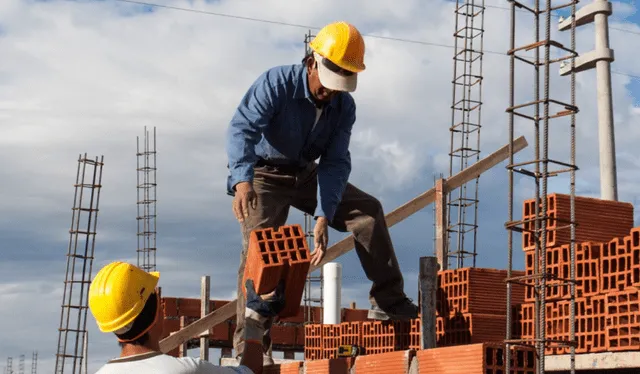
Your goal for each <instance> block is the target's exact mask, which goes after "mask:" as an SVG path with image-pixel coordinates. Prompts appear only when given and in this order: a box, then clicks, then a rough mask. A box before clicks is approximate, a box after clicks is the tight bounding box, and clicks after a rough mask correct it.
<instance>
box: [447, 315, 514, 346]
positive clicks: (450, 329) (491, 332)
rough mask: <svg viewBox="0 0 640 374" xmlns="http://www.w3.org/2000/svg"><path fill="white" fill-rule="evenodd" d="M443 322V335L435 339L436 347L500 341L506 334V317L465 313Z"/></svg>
mask: <svg viewBox="0 0 640 374" xmlns="http://www.w3.org/2000/svg"><path fill="white" fill-rule="evenodd" d="M443 322H444V327H443V329H444V330H443V334H442V335H440V336H437V337H436V339H437V340H436V346H438V347H446V346H453V345H461V344H475V343H484V342H492V341H502V340H504V338H505V336H506V332H507V327H506V325H507V317H506V315H495V314H472V313H465V314H457V315H454V316H451V317H448V318H444V319H443Z"/></svg>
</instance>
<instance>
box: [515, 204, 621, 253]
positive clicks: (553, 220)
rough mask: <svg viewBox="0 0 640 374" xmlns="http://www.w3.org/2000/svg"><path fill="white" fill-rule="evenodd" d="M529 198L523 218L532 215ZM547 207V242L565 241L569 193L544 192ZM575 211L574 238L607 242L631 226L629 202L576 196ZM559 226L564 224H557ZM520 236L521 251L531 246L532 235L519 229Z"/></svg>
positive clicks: (533, 245)
mask: <svg viewBox="0 0 640 374" xmlns="http://www.w3.org/2000/svg"><path fill="white" fill-rule="evenodd" d="M533 202H534V199H530V200H526V201H525V203H524V210H523V218H525V217H527V218H532V217H534V216H535V205H533ZM547 210H548V216H549V217H550V219H549V220H548V221H547V225H548V227H547V229H548V230H550V231H548V233H547V246H551V247H555V246H561V245H564V244H569V243H570V235H571V232H570V230H569V227H568V226H567V225H568V222H569V218H570V196H569V195H566V194H557V193H554V194H549V195H547ZM575 215H576V216H575V217H576V222H577V224H578V225H577V226H576V242H588V241H593V242H607V241H609V240H611V239H612V238H615V237H623V236H625V235H628V233H629V231H630V230H631V228H632V227H633V204H631V203H625V202H619V201H609V200H602V199H597V198H591V197H584V196H576V197H575ZM603 218H604V219H603ZM559 221H560V222H559ZM532 224H533V223H531V225H532ZM562 226H567V227H566V228H560V227H562ZM529 227H531V226H529ZM552 229H555V230H552ZM522 238H523V249H524V250H525V251H526V250H532V249H534V247H535V242H534V241H533V236H532V235H529V234H526V235H524V233H523V235H522Z"/></svg>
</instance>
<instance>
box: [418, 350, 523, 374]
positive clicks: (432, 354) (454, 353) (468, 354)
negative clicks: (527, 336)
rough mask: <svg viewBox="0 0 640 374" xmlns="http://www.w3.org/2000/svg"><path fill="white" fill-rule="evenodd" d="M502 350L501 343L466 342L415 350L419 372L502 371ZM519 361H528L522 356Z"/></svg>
mask: <svg viewBox="0 0 640 374" xmlns="http://www.w3.org/2000/svg"><path fill="white" fill-rule="evenodd" d="M504 350H505V346H504V344H502V343H479V344H467V345H460V346H454V347H442V348H434V349H423V350H420V351H418V352H416V358H417V361H418V368H419V372H420V373H440V374H454V373H455V374H458V373H464V374H498V373H504V369H505V368H504ZM516 361H517V360H516ZM520 363H521V364H522V366H525V365H527V363H528V361H527V360H526V358H525V357H523V358H522V361H521V362H520ZM525 373H526V374H533V373H534V371H533V369H532V370H529V369H527V370H526V371H525Z"/></svg>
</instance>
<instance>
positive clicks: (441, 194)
mask: <svg viewBox="0 0 640 374" xmlns="http://www.w3.org/2000/svg"><path fill="white" fill-rule="evenodd" d="M445 185H446V182H445V180H444V179H442V178H441V179H438V180H437V181H436V186H435V188H436V216H435V225H436V233H435V236H436V237H435V248H434V252H435V255H436V258H437V259H438V265H440V269H441V270H447V269H448V268H449V254H448V248H449V245H448V244H449V243H447V241H448V239H449V233H448V232H447V222H448V220H447V195H448V191H447V190H446V186H445Z"/></svg>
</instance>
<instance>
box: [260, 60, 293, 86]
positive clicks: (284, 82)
mask: <svg viewBox="0 0 640 374" xmlns="http://www.w3.org/2000/svg"><path fill="white" fill-rule="evenodd" d="M303 70H304V66H303V65H302V64H296V65H279V66H274V67H271V68H269V69H267V70H265V71H264V72H263V73H262V74H260V76H259V77H258V81H267V82H269V84H270V85H271V87H273V88H277V87H280V88H295V86H296V85H297V84H299V83H300V78H301V76H302V73H303Z"/></svg>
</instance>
